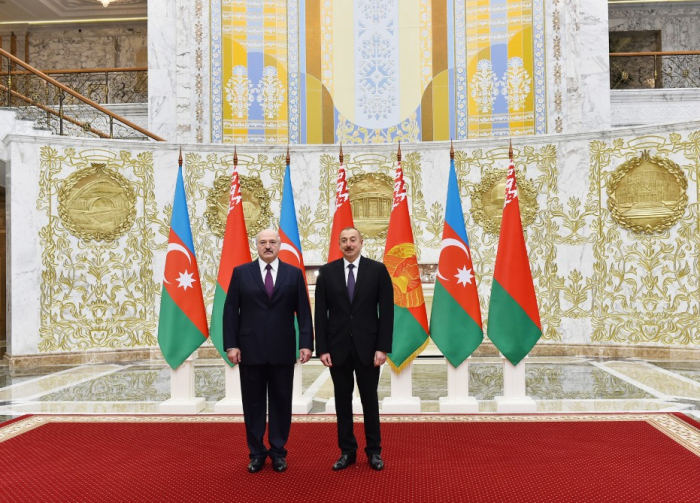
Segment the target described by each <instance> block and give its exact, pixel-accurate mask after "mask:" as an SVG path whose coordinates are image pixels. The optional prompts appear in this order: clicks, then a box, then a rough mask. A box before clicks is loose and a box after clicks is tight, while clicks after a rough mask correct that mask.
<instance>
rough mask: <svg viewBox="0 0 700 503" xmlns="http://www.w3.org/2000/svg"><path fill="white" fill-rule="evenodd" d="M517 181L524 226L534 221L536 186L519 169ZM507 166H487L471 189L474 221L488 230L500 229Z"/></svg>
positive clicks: (495, 233)
mask: <svg viewBox="0 0 700 503" xmlns="http://www.w3.org/2000/svg"><path fill="white" fill-rule="evenodd" d="M515 173H516V175H515V176H516V179H517V182H518V183H517V184H518V202H519V204H520V215H521V218H522V221H523V227H527V226H528V225H530V224H531V223H532V222H534V221H535V217H536V216H537V209H538V207H537V190H536V189H535V187H534V186H533V185H532V183H530V182H529V181H528V180H527V179H526V178H525V175H523V173H522V172H521V171H520V170H517V169H516V170H515ZM507 175H508V170H507V169H489V170H486V171H484V175H483V176H482V178H481V183H478V184H477V185H476V186H475V187H474V190H473V191H472V193H471V196H472V209H471V214H472V217H473V218H474V221H475V222H476V223H477V224H479V225H480V226H481V227H482V228H483V229H484V231H486V232H488V233H489V234H494V235H498V234H499V233H500V232H501V219H502V218H503V203H504V202H505V194H506V177H507Z"/></svg>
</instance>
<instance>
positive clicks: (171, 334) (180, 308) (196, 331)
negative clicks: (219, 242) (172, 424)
mask: <svg viewBox="0 0 700 503" xmlns="http://www.w3.org/2000/svg"><path fill="white" fill-rule="evenodd" d="M207 337H209V331H208V330H207V312H206V310H205V309H204V297H203V296H202V285H201V283H200V282H199V269H198V268H197V257H196V256H195V253H194V243H193V241H192V228H191V227H190V216H189V213H188V211H187V196H186V195H185V184H184V181H183V179H182V155H180V166H179V168H178V172H177V181H176V183H175V200H174V202H173V215H172V218H171V219H170V236H169V237H168V252H167V254H166V256H165V271H164V272H163V294H162V296H161V301H160V316H159V318H158V345H159V346H160V350H161V352H162V353H163V358H165V361H166V362H168V365H170V367H171V368H173V369H175V368H177V367H179V366H180V365H182V362H184V361H185V360H186V359H187V358H188V357H189V356H190V355H191V354H192V353H194V352H195V351H196V350H197V348H198V347H199V346H200V345H201V344H202V343H203V342H204V341H205V340H206V339H207Z"/></svg>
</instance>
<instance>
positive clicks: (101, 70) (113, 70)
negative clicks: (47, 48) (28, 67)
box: [10, 66, 148, 75]
mask: <svg viewBox="0 0 700 503" xmlns="http://www.w3.org/2000/svg"><path fill="white" fill-rule="evenodd" d="M38 71H40V72H41V73H43V74H44V75H55V74H64V73H127V72H147V71H148V67H147V66H134V67H129V68H69V69H67V70H38ZM28 73H31V72H29V71H22V70H13V71H11V72H10V74H11V75H27V74H28Z"/></svg>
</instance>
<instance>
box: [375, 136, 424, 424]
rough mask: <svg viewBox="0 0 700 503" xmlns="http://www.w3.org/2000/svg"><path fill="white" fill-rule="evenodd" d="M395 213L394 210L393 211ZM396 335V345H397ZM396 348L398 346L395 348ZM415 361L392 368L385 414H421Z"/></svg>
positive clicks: (399, 161) (384, 402) (399, 158)
mask: <svg viewBox="0 0 700 503" xmlns="http://www.w3.org/2000/svg"><path fill="white" fill-rule="evenodd" d="M396 162H397V163H398V165H399V166H401V141H400V140H399V142H398V148H397V150H396ZM392 211H393V210H392ZM395 341H396V334H394V344H396V342H395ZM394 348H396V346H394ZM412 376H413V361H412V360H411V361H410V362H409V363H408V364H406V365H405V366H402V368H401V369H400V372H398V371H397V370H396V369H394V367H393V366H391V395H389V396H388V397H386V398H384V400H382V412H383V413H384V414H420V412H421V400H420V397H417V396H413V383H412Z"/></svg>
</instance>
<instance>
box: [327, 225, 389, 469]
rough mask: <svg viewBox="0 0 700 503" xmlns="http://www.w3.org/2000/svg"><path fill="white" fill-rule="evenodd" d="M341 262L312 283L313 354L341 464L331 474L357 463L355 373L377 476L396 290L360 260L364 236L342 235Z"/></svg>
mask: <svg viewBox="0 0 700 503" xmlns="http://www.w3.org/2000/svg"><path fill="white" fill-rule="evenodd" d="M340 249H341V251H342V252H343V258H342V259H338V260H335V261H333V262H330V263H328V264H326V265H324V266H323V267H321V269H320V271H319V275H318V278H317V280H316V320H315V321H316V353H317V354H318V355H319V357H320V359H321V361H322V362H323V364H324V365H325V366H326V367H330V371H331V378H332V379H333V387H334V389H335V403H336V416H337V419H338V447H340V453H341V455H340V458H339V459H338V461H336V462H335V464H334V465H333V470H342V469H344V468H347V467H348V466H350V465H351V464H353V463H355V461H356V456H357V454H356V451H357V440H356V439H355V435H354V434H353V421H352V394H353V389H354V384H355V383H354V379H353V372H354V374H355V376H356V377H357V387H358V389H359V390H360V400H361V401H362V409H363V413H364V418H365V440H366V447H365V453H366V454H367V457H368V459H369V465H370V466H371V467H372V468H374V469H375V470H381V469H383V468H384V461H383V460H382V456H381V452H382V447H381V434H380V428H379V400H378V398H377V385H378V384H379V367H381V365H383V364H384V362H385V361H386V355H387V353H390V352H391V343H392V337H393V329H394V288H393V285H392V282H391V277H390V276H389V272H388V271H387V269H386V267H385V266H384V264H382V263H381V262H377V261H375V260H371V259H368V258H366V257H362V256H360V252H361V251H362V235H361V234H360V231H358V230H357V229H355V228H354V227H348V228H346V229H343V231H342V232H341V233H340Z"/></svg>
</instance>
